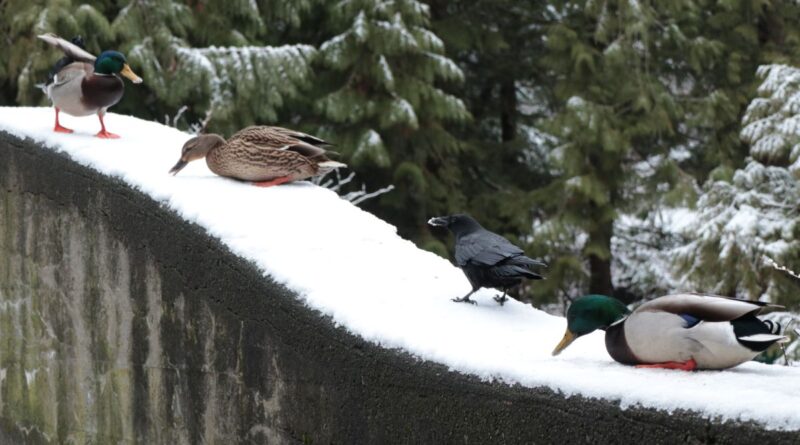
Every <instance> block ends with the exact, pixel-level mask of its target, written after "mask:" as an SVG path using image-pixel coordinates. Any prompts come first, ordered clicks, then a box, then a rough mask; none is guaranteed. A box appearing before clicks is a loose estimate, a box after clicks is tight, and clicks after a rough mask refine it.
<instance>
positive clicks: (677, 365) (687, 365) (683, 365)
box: [636, 358, 697, 371]
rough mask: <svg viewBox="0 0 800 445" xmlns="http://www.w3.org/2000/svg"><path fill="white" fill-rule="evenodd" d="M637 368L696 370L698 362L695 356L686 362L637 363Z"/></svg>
mask: <svg viewBox="0 0 800 445" xmlns="http://www.w3.org/2000/svg"><path fill="white" fill-rule="evenodd" d="M636 367H637V368H657V369H679V370H681V371H694V370H695V369H697V362H695V361H694V359H693V358H690V359H689V360H687V361H685V362H664V363H652V364H648V365H636Z"/></svg>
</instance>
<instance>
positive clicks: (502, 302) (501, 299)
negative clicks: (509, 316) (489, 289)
mask: <svg viewBox="0 0 800 445" xmlns="http://www.w3.org/2000/svg"><path fill="white" fill-rule="evenodd" d="M507 292H508V289H506V288H503V296H501V297H498V296H497V295H495V296H494V301H496V302H498V303H500V306H502V305H503V304H505V302H506V301H508V298H506V293H507Z"/></svg>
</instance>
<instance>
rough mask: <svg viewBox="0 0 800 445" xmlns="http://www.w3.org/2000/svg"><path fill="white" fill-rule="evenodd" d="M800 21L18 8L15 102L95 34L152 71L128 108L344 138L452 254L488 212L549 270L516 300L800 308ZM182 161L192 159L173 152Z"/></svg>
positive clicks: (498, 10)
mask: <svg viewBox="0 0 800 445" xmlns="http://www.w3.org/2000/svg"><path fill="white" fill-rule="evenodd" d="M797 23H800V5H798V3H797V2H795V1H790V0H785V1H781V0H722V1H711V0H675V1H663V2H658V1H640V0H625V1H616V0H596V1H549V2H525V1H511V0H428V1H416V0H395V1H389V0H342V1H332V0H329V1H322V0H293V1H276V0H186V1H178V2H172V1H165V0H98V1H91V2H87V3H81V2H78V1H73V0H51V1H39V0H4V1H3V2H1V3H0V35H2V36H3V37H4V44H3V45H2V46H0V103H2V104H3V105H14V104H17V105H49V104H48V102H47V100H46V98H45V96H44V94H43V93H42V92H41V90H39V89H38V88H37V87H36V84H37V83H39V82H43V81H44V80H45V79H46V77H47V72H48V70H49V68H50V66H51V65H52V63H53V62H55V60H57V59H58V58H59V57H61V54H59V53H58V52H57V51H55V50H53V49H52V48H50V47H48V46H47V45H46V44H45V43H44V42H42V41H39V40H37V39H36V35H37V34H42V33H45V32H54V33H56V34H59V35H61V36H63V37H65V38H71V37H73V36H76V35H81V36H83V37H84V39H85V41H86V44H87V48H88V49H89V50H90V51H91V52H94V53H99V52H100V51H101V50H103V49H117V50H120V51H122V52H123V53H125V54H126V55H127V57H128V60H129V62H130V65H131V67H132V68H133V69H134V71H136V72H137V73H138V74H140V75H141V76H142V77H143V78H144V83H143V84H142V85H139V86H131V85H130V84H128V86H127V88H128V92H127V94H126V95H125V97H124V99H123V100H122V102H120V104H118V105H117V106H116V107H115V108H113V109H112V111H113V112H117V113H124V114H132V115H135V116H138V117H141V118H145V119H152V120H158V121H161V122H166V123H167V124H169V125H174V126H177V127H179V128H181V129H184V130H187V131H197V129H198V128H199V126H200V125H201V124H200V123H201V122H204V121H205V123H206V124H207V130H208V131H213V132H219V133H222V134H225V135H229V134H231V133H232V132H234V131H235V130H237V129H239V128H241V127H243V126H246V125H251V124H277V125H283V126H289V127H293V128H297V129H300V130H304V131H307V132H311V133H314V134H317V135H319V136H322V137H324V138H326V139H329V140H331V141H333V142H334V143H336V145H337V151H339V152H341V155H342V156H341V160H342V161H344V162H346V163H348V164H349V165H350V166H351V168H352V170H353V171H354V172H355V174H356V175H355V180H353V181H352V182H351V183H349V184H345V185H344V186H343V187H342V191H348V190H350V191H352V190H359V189H361V187H362V186H364V187H366V190H378V189H381V188H384V187H387V186H390V185H392V186H393V187H394V189H393V190H391V191H390V192H388V193H385V194H382V195H380V196H378V197H376V198H374V199H371V200H368V201H364V202H363V203H362V204H361V205H362V206H363V207H364V208H366V209H367V210H369V211H371V212H373V213H375V214H377V215H378V216H380V217H381V218H384V219H386V220H388V221H389V222H391V223H392V224H394V225H396V226H397V227H398V230H399V232H400V234H401V235H402V236H404V237H406V238H409V239H411V240H413V241H414V242H416V243H417V244H418V245H419V246H421V247H422V248H425V249H428V250H432V251H434V252H437V253H439V254H441V255H443V256H448V252H449V248H448V243H452V240H451V239H450V238H448V237H446V236H445V233H443V232H433V233H432V232H431V229H430V228H429V227H428V226H427V225H426V223H425V222H426V220H427V219H428V218H429V217H431V216H438V215H443V214H450V213H457V212H468V213H470V214H472V215H473V216H475V217H476V218H477V219H478V220H479V221H481V223H482V224H483V225H484V226H485V227H487V228H488V229H490V230H493V231H496V232H498V233H501V234H503V235H505V236H507V237H509V238H510V239H512V240H514V241H515V242H516V243H518V244H520V245H522V246H525V248H526V250H527V252H528V253H529V254H530V255H531V256H533V257H539V258H542V259H544V260H545V261H546V262H548V263H549V264H550V267H549V269H548V270H547V280H545V281H543V282H536V283H534V285H532V286H529V287H524V288H522V289H520V290H519V292H520V293H522V294H523V295H521V296H523V297H527V298H530V299H531V300H533V301H534V302H536V303H537V304H550V303H553V304H561V303H563V302H565V301H566V300H569V299H571V298H573V297H575V296H578V295H581V294H584V293H587V292H594V293H605V294H611V295H615V296H617V297H618V298H620V299H622V300H624V301H626V302H631V301H635V300H637V299H641V298H652V297H655V296H658V295H662V294H664V293H666V292H669V291H674V290H697V291H703V292H711V293H717V294H722V295H729V296H737V297H740V298H748V299H765V300H769V301H773V302H775V303H780V304H784V305H786V306H788V307H790V308H792V309H795V310H797V309H800V280H798V279H795V278H793V277H792V276H791V275H790V274H788V273H785V272H781V271H778V270H775V269H774V268H773V267H772V266H771V265H770V264H769V263H768V261H767V260H765V256H768V257H769V258H771V259H773V260H774V261H776V262H777V263H779V264H782V265H785V266H787V267H789V268H791V269H794V270H800V224H798V223H799V222H800V186H798V178H800V116H798V113H800V69H797V68H795V67H794V66H795V65H798V64H800V34H799V32H800V30H799V29H798V26H797ZM164 149H165V150H166V149H169V150H176V153H177V150H178V147H165V148H164Z"/></svg>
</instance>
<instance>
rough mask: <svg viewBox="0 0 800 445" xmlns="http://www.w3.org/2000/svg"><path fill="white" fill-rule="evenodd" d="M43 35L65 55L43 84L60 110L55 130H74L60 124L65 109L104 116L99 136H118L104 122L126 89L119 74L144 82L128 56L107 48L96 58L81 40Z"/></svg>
mask: <svg viewBox="0 0 800 445" xmlns="http://www.w3.org/2000/svg"><path fill="white" fill-rule="evenodd" d="M39 38H40V39H42V40H44V41H45V42H47V43H49V44H50V45H53V46H55V47H56V48H59V49H60V50H62V51H63V52H64V54H65V57H64V58H62V59H61V60H59V61H58V62H57V63H56V65H55V67H54V70H53V71H54V73H53V74H52V76H51V78H50V79H48V81H47V83H45V85H44V87H43V89H44V91H45V93H46V94H47V97H49V98H50V100H51V101H52V102H53V106H54V107H55V109H56V124H55V127H54V128H53V130H54V131H56V132H59V133H72V130H70V129H69V128H65V127H63V126H61V124H60V123H59V121H58V114H59V112H61V111H63V112H65V113H67V114H69V115H72V116H89V115H92V114H97V117H98V118H99V119H100V132H99V133H97V137H99V138H106V139H115V138H118V137H119V136H118V135H116V134H114V133H110V132H108V131H107V130H106V126H105V123H104V122H103V116H104V115H105V114H106V110H108V108H109V107H111V106H113V105H115V104H116V103H117V102H119V101H120V99H122V95H123V93H124V92H125V84H124V83H123V82H122V79H120V77H119V76H118V75H122V76H124V77H127V78H128V79H130V80H131V82H133V83H142V78H141V77H139V76H137V75H136V74H135V73H134V72H133V71H132V70H131V67H130V66H128V63H127V61H126V60H125V56H123V55H122V54H121V53H119V52H118V51H103V52H102V53H101V54H100V56H98V57H95V56H94V55H92V54H91V53H89V52H87V51H86V50H85V49H83V48H82V47H81V46H80V40H78V41H77V42H76V41H75V40H73V42H68V41H66V40H64V39H62V38H61V37H58V36H57V35H55V34H43V35H40V36H39ZM76 43H77V44H76Z"/></svg>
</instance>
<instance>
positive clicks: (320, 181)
mask: <svg viewBox="0 0 800 445" xmlns="http://www.w3.org/2000/svg"><path fill="white" fill-rule="evenodd" d="M332 174H333V175H334V176H335V177H329V176H331V173H328V174H325V175H322V176H319V177H316V178H314V179H313V180H312V182H314V183H315V184H317V185H319V186H320V187H325V188H327V189H328V190H332V191H334V192H336V193H337V194H338V195H339V196H340V197H341V198H342V199H344V200H345V201H349V202H350V203H352V204H353V205H359V204H361V203H362V202H365V201H368V200H370V199H372V198H375V197H378V196H380V195H384V194H386V193H389V192H391V191H392V190H394V185H392V184H390V185H388V186H386V187H383V188H380V189H378V190H375V191H373V192H368V191H367V187H366V186H365V185H364V184H361V190H356V191H352V192H347V193H345V194H341V193H340V191H341V189H342V187H343V186H344V185H346V184H349V183H351V182H353V179H355V177H356V173H355V172H350V174H349V175H347V176H345V177H344V178H343V177H342V176H341V173H339V170H334V172H333V173H332Z"/></svg>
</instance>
